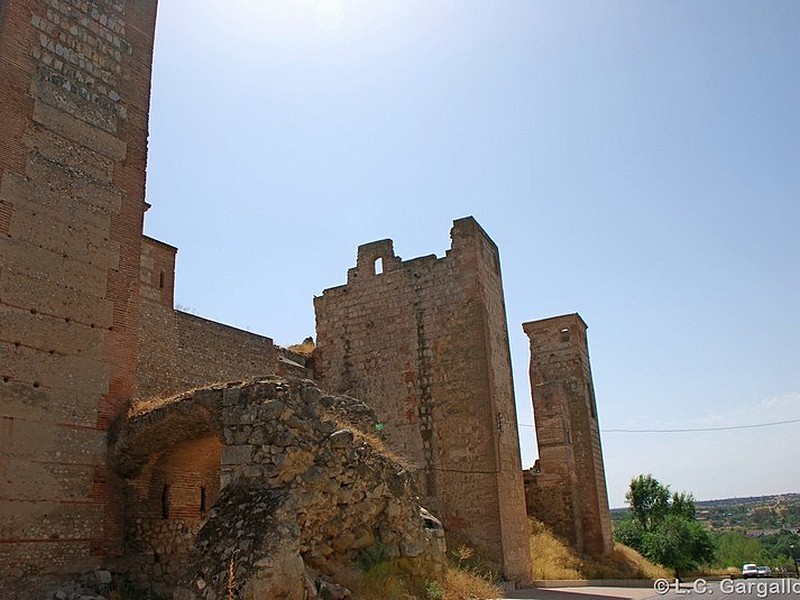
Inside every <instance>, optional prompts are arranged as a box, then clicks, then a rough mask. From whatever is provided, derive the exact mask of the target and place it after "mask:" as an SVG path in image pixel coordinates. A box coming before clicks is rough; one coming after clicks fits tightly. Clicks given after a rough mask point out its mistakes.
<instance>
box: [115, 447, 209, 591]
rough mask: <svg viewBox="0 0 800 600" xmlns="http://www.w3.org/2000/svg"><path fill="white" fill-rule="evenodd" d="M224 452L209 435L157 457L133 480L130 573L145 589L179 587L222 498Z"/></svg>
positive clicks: (130, 490) (130, 492) (129, 486)
mask: <svg viewBox="0 0 800 600" xmlns="http://www.w3.org/2000/svg"><path fill="white" fill-rule="evenodd" d="M221 451H222V442H220V440H219V438H218V437H217V435H215V434H213V433H210V432H209V433H208V434H206V435H202V436H200V437H199V438H197V439H190V440H187V441H184V442H182V443H180V444H178V445H176V446H175V447H171V448H169V449H168V451H167V452H165V453H163V454H162V453H157V454H155V455H154V456H152V457H151V459H150V461H149V462H148V464H147V465H146V466H145V467H144V468H143V469H142V471H141V473H140V474H139V475H138V477H135V478H132V479H130V480H127V487H126V497H125V505H126V521H125V523H126V527H125V529H126V544H127V552H126V556H125V571H126V572H128V573H129V574H130V575H131V576H132V577H133V578H134V579H135V580H136V581H137V582H138V583H139V584H141V585H142V586H143V587H144V586H146V585H151V584H156V589H158V590H169V589H171V588H174V587H175V585H176V584H177V582H178V577H179V576H180V575H181V574H182V572H183V570H184V569H185V567H186V563H187V559H188V555H189V551H190V550H191V548H192V546H193V545H194V541H195V538H196V536H197V532H198V531H199V530H200V527H201V526H202V525H203V523H204V522H205V518H206V517H207V515H208V510H209V509H210V508H211V507H212V506H213V504H214V502H215V501H216V499H217V495H218V494H219V488H220V454H221ZM158 584H160V585H158Z"/></svg>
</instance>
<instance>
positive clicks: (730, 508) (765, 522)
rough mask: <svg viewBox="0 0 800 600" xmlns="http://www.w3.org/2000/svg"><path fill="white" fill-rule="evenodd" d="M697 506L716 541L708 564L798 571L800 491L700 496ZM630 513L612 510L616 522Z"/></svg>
mask: <svg viewBox="0 0 800 600" xmlns="http://www.w3.org/2000/svg"><path fill="white" fill-rule="evenodd" d="M695 509H696V517H697V520H698V521H700V522H702V523H704V524H705V525H706V526H707V527H708V528H709V530H710V531H711V533H712V536H713V538H714V540H715V543H716V558H715V561H714V563H713V564H711V565H707V567H709V568H712V569H739V568H741V566H742V565H743V564H745V563H751V562H752V563H756V564H760V565H768V566H771V567H772V568H773V569H774V570H775V569H777V571H778V572H783V573H793V572H796V567H795V559H798V558H800V494H798V493H790V494H780V495H774V496H754V497H750V498H725V499H722V500H699V501H695ZM627 514H628V509H627V508H615V509H612V510H611V518H612V519H613V521H614V523H617V522H619V521H621V520H622V519H623V518H624V517H625V515H627Z"/></svg>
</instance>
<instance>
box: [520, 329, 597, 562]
mask: <svg viewBox="0 0 800 600" xmlns="http://www.w3.org/2000/svg"><path fill="white" fill-rule="evenodd" d="M523 329H524V330H525V333H526V334H528V337H529V338H530V344H531V364H530V376H531V391H532V395H533V415H534V418H535V420H536V438H537V443H538V446H539V461H538V464H537V467H536V468H535V469H532V470H530V471H527V472H526V473H525V492H526V498H527V506H528V512H529V513H530V514H531V515H532V516H534V517H537V518H538V519H539V520H541V521H542V522H544V523H545V524H547V525H549V526H550V527H552V528H553V530H554V531H555V532H556V533H558V534H559V535H561V536H563V537H564V538H566V539H567V540H569V542H570V543H571V544H572V545H573V546H574V547H575V548H576V549H577V550H578V552H581V553H586V554H604V553H606V552H609V551H610V550H611V548H612V547H613V540H612V529H611V514H610V512H609V509H608V494H607V492H606V481H605V470H604V467H603V452H602V449H601V446H600V428H599V424H598V418H597V403H596V400H595V395H594V385H593V383H592V373H591V368H590V365H589V349H588V343H587V340H586V323H584V321H583V319H581V318H580V316H578V315H577V314H571V315H563V316H560V317H553V318H550V319H542V320H540V321H531V322H529V323H525V324H523Z"/></svg>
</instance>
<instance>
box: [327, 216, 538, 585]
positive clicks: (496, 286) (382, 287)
mask: <svg viewBox="0 0 800 600" xmlns="http://www.w3.org/2000/svg"><path fill="white" fill-rule="evenodd" d="M451 238H452V246H451V249H450V250H449V251H448V252H447V255H446V256H445V257H444V258H436V257H435V256H425V257H421V258H416V259H413V260H409V261H402V260H401V259H400V258H399V257H397V256H395V254H394V251H393V247H392V241H391V240H382V241H378V242H373V243H370V244H365V245H363V246H360V247H359V249H358V259H357V264H356V266H355V267H354V268H352V269H350V270H349V271H348V274H347V285H344V286H340V287H337V288H332V289H328V290H325V291H324V292H323V294H322V296H319V297H317V298H315V301H314V306H315V309H316V317H317V350H316V352H315V375H316V377H317V379H318V380H319V381H320V383H321V384H322V385H323V386H324V387H326V388H327V389H329V390H331V391H334V392H341V393H348V394H351V395H354V396H356V397H358V398H362V399H363V400H365V401H366V402H367V403H369V404H371V405H372V406H373V407H375V409H376V411H377V413H378V415H379V417H380V418H381V420H382V424H383V426H384V427H383V432H384V433H385V434H386V436H387V438H388V441H389V443H390V446H391V447H392V448H393V449H394V450H395V451H397V452H398V453H399V454H401V455H404V456H406V457H407V458H408V459H409V461H410V463H411V464H412V465H413V468H415V470H416V471H417V473H418V479H419V482H420V485H421V488H422V494H423V499H422V501H423V504H425V505H426V506H428V507H429V508H431V509H432V510H433V511H435V512H436V513H437V514H438V516H440V517H441V518H442V520H443V521H444V524H445V528H446V529H447V530H448V531H449V533H450V534H451V535H452V534H456V535H457V536H459V537H461V538H462V539H464V540H465V541H467V542H469V543H470V544H472V545H473V546H475V547H477V549H479V550H480V551H482V552H483V553H484V554H485V555H486V556H487V557H488V558H490V559H492V560H494V561H496V562H497V563H499V564H501V565H503V568H504V569H505V573H506V576H507V577H509V578H512V579H516V580H528V579H529V578H530V555H529V549H528V531H527V522H526V515H525V502H524V489H523V484H522V475H521V466H520V454H519V438H518V434H517V417H516V409H515V405H514V392H513V386H512V380H511V363H510V354H509V347H508V329H507V325H506V313H505V302H504V298H503V288H502V281H501V276H500V260H499V255H498V251H497V247H496V246H495V244H494V242H492V240H491V239H490V238H489V236H488V235H486V233H485V232H484V231H483V229H481V227H480V226H479V225H478V223H477V222H476V221H475V220H474V219H473V218H471V217H468V218H465V219H459V220H457V221H455V222H454V224H453V228H452V231H451Z"/></svg>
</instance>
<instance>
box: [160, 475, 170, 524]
mask: <svg viewBox="0 0 800 600" xmlns="http://www.w3.org/2000/svg"><path fill="white" fill-rule="evenodd" d="M161 518H162V519H169V485H167V484H166V483H165V484H164V488H163V489H162V490H161Z"/></svg>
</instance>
